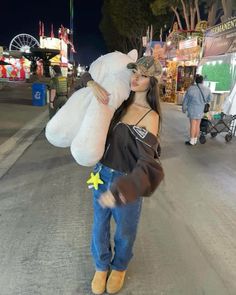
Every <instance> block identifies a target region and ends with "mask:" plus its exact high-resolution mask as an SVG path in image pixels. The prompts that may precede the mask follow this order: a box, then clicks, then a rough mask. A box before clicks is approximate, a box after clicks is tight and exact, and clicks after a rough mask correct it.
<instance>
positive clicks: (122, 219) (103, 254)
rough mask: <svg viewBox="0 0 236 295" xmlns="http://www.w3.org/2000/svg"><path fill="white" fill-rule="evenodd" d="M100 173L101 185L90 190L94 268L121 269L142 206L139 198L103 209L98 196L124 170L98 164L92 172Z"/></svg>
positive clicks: (125, 263) (130, 249)
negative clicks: (113, 229)
mask: <svg viewBox="0 0 236 295" xmlns="http://www.w3.org/2000/svg"><path fill="white" fill-rule="evenodd" d="M97 172H99V173H100V177H101V179H102V180H103V182H104V184H100V185H99V188H98V190H95V189H93V206H94V221H93V229H92V242H91V251H92V256H93V259H94V262H95V267H96V270H98V271H106V270H109V268H111V269H115V270H119V271H123V270H126V269H127V266H128V263H129V261H130V259H131V258H132V256H133V245H134V241H135V238H136V233H137V227H138V223H139V218H140V212H141V207H142V197H139V198H137V200H136V201H134V202H132V203H129V204H126V205H121V206H116V207H115V208H103V207H101V206H100V204H99V203H98V199H99V197H100V195H101V194H102V193H103V192H105V191H107V190H109V188H110V186H111V184H112V183H113V182H114V181H115V179H116V178H117V177H119V176H121V175H123V174H124V173H122V172H119V171H116V170H113V169H111V168H109V167H106V166H104V165H102V164H100V163H98V164H97V165H96V166H95V168H94V173H97ZM111 217H113V218H114V220H115V224H116V230H115V234H114V255H112V249H111V244H110V221H111Z"/></svg>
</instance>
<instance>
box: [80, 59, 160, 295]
mask: <svg viewBox="0 0 236 295" xmlns="http://www.w3.org/2000/svg"><path fill="white" fill-rule="evenodd" d="M127 67H128V68H129V69H131V70H132V76H131V81H130V85H131V93H130V96H129V97H128V99H127V100H125V101H124V102H123V104H122V105H121V106H120V107H119V108H118V109H117V110H116V112H115V114H114V116H113V119H112V121H111V124H110V128H109V132H108V135H107V141H106V149H105V153H104V155H103V157H102V159H101V160H100V161H99V163H97V164H96V166H95V168H94V170H93V173H92V174H91V178H90V179H89V180H88V183H89V184H90V185H91V186H93V207H94V222H93V229H92V242H91V252H92V256H93V259H94V263H95V274H94V277H93V280H92V283H91V289H92V292H93V293H94V294H103V293H104V292H105V290H106V291H107V292H108V293H109V294H115V293H117V292H118V291H119V290H120V289H121V288H122V286H123V283H124V279H125V275H126V271H127V268H128V265H129V262H130V260H131V258H132V256H133V245H134V241H135V238H136V233H137V228H138V223H139V218H140V214H141V207H142V196H149V195H151V194H152V193H153V192H154V191H155V189H156V188H157V186H158V185H159V184H160V182H161V181H162V179H163V178H164V172H163V168H162V166H161V164H160V162H159V154H158V150H159V149H158V148H159V142H158V139H157V135H159V131H160V126H161V118H162V117H161V108H160V100H159V94H158V87H157V86H158V85H157V79H156V78H155V76H157V75H160V74H161V69H162V68H161V65H160V64H158V63H155V61H154V59H153V57H151V56H147V57H142V58H140V59H139V60H138V61H137V62H136V63H130V64H128V65H127ZM88 75H89V74H88V73H86V75H85V80H86V84H87V86H88V87H91V89H92V91H93V93H94V95H95V96H96V97H97V99H98V100H99V101H100V102H101V103H104V104H107V103H108V102H109V94H108V93H107V91H106V90H105V89H104V88H103V87H101V86H100V85H99V84H98V83H96V82H95V81H93V80H92V78H91V76H90V78H88ZM82 80H83V76H82ZM83 84H85V83H82V82H81V85H83ZM112 217H113V219H114V221H115V223H116V230H115V235H114V254H113V253H112V249H111V244H110V221H111V218H112ZM110 270H111V272H110V273H109V271H110ZM107 278H108V279H107Z"/></svg>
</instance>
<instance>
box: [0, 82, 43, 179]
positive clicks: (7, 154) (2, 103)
mask: <svg viewBox="0 0 236 295" xmlns="http://www.w3.org/2000/svg"><path fill="white" fill-rule="evenodd" d="M47 121H48V109H47V105H46V106H33V105H32V83H25V82H2V83H1V89H0V178H1V177H2V176H3V175H4V174H5V173H6V172H7V171H8V170H9V168H10V167H11V166H12V165H13V164H14V163H15V161H16V160H17V159H18V158H19V157H20V156H21V155H22V153H23V152H24V151H25V149H27V147H28V146H30V145H31V144H32V142H33V141H34V140H35V138H36V137H37V136H38V135H39V134H40V132H41V131H42V129H43V128H44V127H45V125H46V122H47ZM13 151H14V152H13Z"/></svg>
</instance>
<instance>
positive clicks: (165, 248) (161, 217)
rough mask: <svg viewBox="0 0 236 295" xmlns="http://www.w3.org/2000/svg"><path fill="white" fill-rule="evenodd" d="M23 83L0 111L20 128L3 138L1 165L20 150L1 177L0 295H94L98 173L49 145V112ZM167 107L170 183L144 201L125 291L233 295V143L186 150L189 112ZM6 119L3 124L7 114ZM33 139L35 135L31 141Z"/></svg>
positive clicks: (220, 140)
mask: <svg viewBox="0 0 236 295" xmlns="http://www.w3.org/2000/svg"><path fill="white" fill-rule="evenodd" d="M21 86H22V85H15V88H16V89H18V90H17V91H16V92H17V94H15V95H16V96H15V98H14V99H15V102H14V103H10V102H7V101H6V100H5V104H6V105H5V113H4V111H2V105H4V102H3V103H1V104H0V109H1V112H3V115H4V116H5V120H6V119H7V120H8V122H9V123H10V120H9V119H8V115H7V113H6V110H7V106H8V107H9V108H8V110H9V109H10V111H11V110H12V109H11V107H10V106H12V105H14V107H15V110H16V114H15V115H14V118H15V121H16V122H14V124H15V127H14V128H13V127H12V128H9V131H8V132H1V134H2V135H1V138H2V144H1V146H0V149H1V150H3V147H4V145H5V153H3V155H2V156H3V160H4V159H7V158H8V157H9V156H10V155H11V156H12V155H13V154H15V151H16V150H17V147H18V146H22V149H21V152H22V153H21V156H19V157H18V158H17V156H16V158H17V159H15V162H14V161H13V160H14V159H12V161H13V162H14V163H13V162H12V164H11V167H10V168H8V170H5V172H4V171H3V170H2V171H3V172H2V173H3V175H2V178H1V179H0V182H1V185H0V225H1V226H0V237H1V239H0V295H91V291H90V282H91V278H92V276H93V273H94V266H93V262H92V259H91V255H90V249H89V247H90V246H89V244H90V237H91V226H92V216H93V212H92V204H91V203H92V202H91V192H90V191H89V190H88V189H87V186H86V179H87V178H88V176H89V174H90V172H91V169H90V168H87V167H81V166H78V165H77V164H76V163H75V161H74V160H73V158H72V156H71V154H70V151H69V149H60V148H55V147H53V146H52V145H50V144H49V143H48V142H47V140H46V139H45V136H44V134H43V132H41V133H40V130H41V131H42V129H43V126H44V125H45V124H46V122H47V107H46V106H45V107H43V108H41V107H32V106H31V102H30V100H31V99H30V88H27V87H26V89H25V90H24V91H25V92H24V91H23V90H22V92H23V93H27V91H28V96H27V95H26V94H24V97H23V98H22V97H20V95H19V93H20V92H21V90H20V89H21V88H20V87H21ZM24 86H26V85H24ZM24 86H22V87H24ZM18 87H19V88H18ZM13 88H14V87H13ZM9 91H11V90H9ZM12 91H13V92H14V91H15V90H12ZM13 92H12V93H13ZM0 95H1V94H0ZM18 95H19V97H18ZM11 97H13V94H12V95H9V97H8V99H11ZM26 97H28V102H27V103H26V104H20V101H22V99H27V98H26ZM14 99H13V98H12V100H11V101H13V100H14ZM23 101H24V100H23ZM17 102H18V103H17ZM162 109H163V128H162V136H161V145H162V155H161V162H162V165H163V167H164V171H165V180H164V181H163V182H162V184H161V185H160V187H159V188H158V190H157V191H156V192H155V193H154V194H153V196H152V197H151V198H144V204H143V208H142V217H141V222H140V225H139V232H138V236H137V240H136V243H135V248H134V257H133V259H132V261H131V263H130V266H129V269H128V272H127V279H126V281H125V285H124V288H123V289H122V291H121V292H120V293H119V294H120V295H203V294H204V295H235V294H236V272H235V269H236V231H235V229H236V199H235V196H236V186H235V177H236V157H235V144H236V138H233V140H232V141H231V142H229V143H226V142H225V140H224V137H223V136H222V135H221V134H220V135H218V136H217V137H216V138H211V137H210V136H207V142H206V144H204V145H201V144H198V145H196V146H194V147H189V146H186V145H184V140H185V138H186V137H187V134H188V119H187V118H186V115H184V114H182V113H181V110H180V107H179V106H176V105H173V104H167V103H164V104H162ZM29 110H31V111H32V112H35V113H34V116H31V115H32V114H31V112H30V111H29ZM17 112H18V113H17ZM23 114H24V115H23ZM9 116H10V115H9ZM17 116H18V117H19V121H17ZM40 116H45V117H43V118H41V119H42V120H40ZM26 117H27V118H26ZM0 118H1V120H2V121H1V124H2V123H3V122H4V120H3V119H2V113H1V114H0ZM40 121H41V123H40ZM33 123H34V124H33ZM1 126H2V125H1ZM5 126H8V125H5ZM32 126H34V127H33V128H31V127H32ZM1 128H2V127H1ZM11 129H13V130H11ZM3 131H4V130H3ZM24 131H25V134H24ZM35 131H37V132H36V135H35V134H34V133H35ZM22 132H23V136H21V135H22ZM31 132H32V133H31ZM17 133H18V134H17ZM19 133H20V135H19ZM30 134H34V136H36V137H35V139H34V140H33V141H32V138H31V140H30V141H29V142H31V141H32V143H30V144H29V142H28V140H29V138H30V136H27V135H30ZM11 142H12V143H11ZM24 142H25V143H27V144H29V145H28V147H27V148H25V149H24V148H23V144H24ZM10 147H11V148H10ZM11 150H12V152H10V151H11ZM8 164H9V165H10V163H9V162H8ZM6 169H7V168H6ZM113 225H114V224H113Z"/></svg>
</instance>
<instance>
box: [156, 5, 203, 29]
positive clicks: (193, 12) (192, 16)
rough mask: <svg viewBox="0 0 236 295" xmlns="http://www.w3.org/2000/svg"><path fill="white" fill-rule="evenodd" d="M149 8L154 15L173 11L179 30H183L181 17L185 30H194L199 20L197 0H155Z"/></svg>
mask: <svg viewBox="0 0 236 295" xmlns="http://www.w3.org/2000/svg"><path fill="white" fill-rule="evenodd" d="M151 9H152V11H153V13H154V14H155V15H160V14H163V13H165V14H167V13H169V12H170V11H172V12H174V14H175V16H176V19H177V22H178V26H179V28H180V30H183V24H182V19H184V21H185V25H186V29H187V30H194V28H195V26H196V23H197V22H199V21H200V20H201V17H200V11H199V0H155V1H154V2H153V3H152V4H151Z"/></svg>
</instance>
